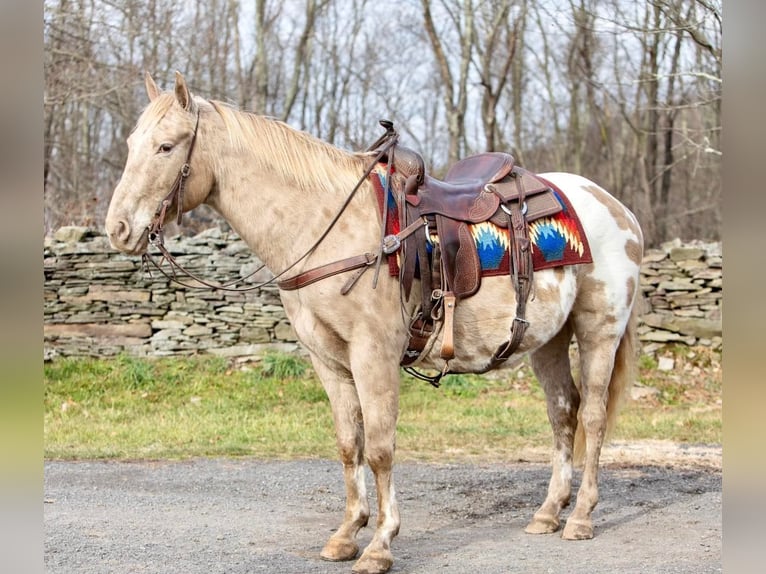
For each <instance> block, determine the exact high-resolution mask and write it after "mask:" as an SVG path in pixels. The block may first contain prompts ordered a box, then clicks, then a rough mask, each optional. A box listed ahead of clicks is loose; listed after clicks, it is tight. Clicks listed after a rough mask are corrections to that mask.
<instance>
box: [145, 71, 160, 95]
mask: <svg viewBox="0 0 766 574" xmlns="http://www.w3.org/2000/svg"><path fill="white" fill-rule="evenodd" d="M144 85H145V86H146V93H147V94H148V95H149V101H150V102H153V101H154V100H156V99H157V96H159V95H160V89H159V88H158V87H157V84H155V83H154V80H153V79H152V75H151V74H150V73H149V72H145V73H144Z"/></svg>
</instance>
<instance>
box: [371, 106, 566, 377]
mask: <svg viewBox="0 0 766 574" xmlns="http://www.w3.org/2000/svg"><path fill="white" fill-rule="evenodd" d="M380 123H381V125H382V126H383V127H384V128H386V134H384V135H383V136H381V138H380V139H379V140H378V141H376V142H375V143H374V144H373V145H372V146H370V148H369V150H370V151H374V150H376V149H380V148H381V146H383V145H385V144H386V143H387V142H390V140H391V138H394V139H397V138H398V135H397V133H396V130H394V128H393V124H392V123H391V122H388V121H385V120H383V121H381V122H380ZM381 161H383V162H384V163H386V164H387V169H388V171H389V173H390V177H389V178H388V179H387V181H389V182H390V183H391V187H392V189H390V190H389V192H390V193H392V194H393V195H394V197H395V200H396V204H397V208H398V209H397V211H398V215H399V229H401V231H400V232H399V233H398V234H396V235H388V236H386V237H384V238H383V242H382V243H383V251H384V252H385V253H387V254H388V255H389V256H391V255H393V254H397V255H398V261H399V268H400V280H401V283H402V290H403V294H404V297H405V299H406V300H408V301H409V299H410V297H411V295H412V286H413V284H414V280H415V279H416V278H418V279H420V286H421V295H420V302H419V308H418V311H417V312H416V315H415V316H414V317H413V318H412V320H411V323H410V339H409V343H408V347H407V349H406V350H405V352H404V355H403V357H402V360H401V365H402V366H404V367H405V369H407V370H408V371H410V372H411V373H412V374H414V375H415V376H417V377H419V378H423V379H425V380H428V381H429V382H431V383H432V384H434V385H436V386H438V383H439V379H440V378H441V377H442V376H443V375H444V374H446V373H447V372H454V371H451V370H450V368H449V361H450V360H451V359H452V358H454V356H455V347H454V338H453V328H454V313H455V307H456V305H457V304H458V302H459V301H460V300H462V299H465V298H467V297H470V296H472V295H474V294H475V293H476V292H477V291H478V290H479V287H480V286H481V277H482V270H481V263H480V260H479V255H478V251H477V248H476V244H475V240H474V238H473V235H472V234H471V232H470V229H469V225H470V224H475V223H481V222H485V221H491V222H492V223H493V224H495V225H497V226H500V227H504V228H507V229H508V235H509V239H510V241H509V247H508V250H509V261H510V277H511V283H512V285H513V287H514V290H515V292H516V316H515V318H514V320H513V322H512V324H511V327H510V334H509V338H508V341H507V342H506V343H504V344H502V345H500V347H498V349H497V350H496V351H495V353H494V354H493V356H492V358H491V359H490V362H489V364H488V366H487V367H486V369H485V370H491V369H493V368H495V367H497V366H499V365H500V364H501V363H503V362H504V361H505V360H507V359H508V358H509V357H510V356H511V355H512V354H513V353H514V352H515V351H516V350H517V349H518V347H519V345H520V344H521V341H522V338H523V337H524V332H525V331H526V328H527V326H528V322H527V320H526V318H525V312H526V303H527V299H528V298H529V293H530V290H531V286H532V275H533V264H532V249H531V244H530V239H529V232H528V222H530V221H534V220H535V219H537V218H540V217H545V216H549V215H553V214H555V213H558V212H559V211H561V210H562V207H561V204H560V203H559V201H558V200H557V199H556V196H555V194H554V192H553V190H552V189H550V187H549V186H548V184H547V183H545V182H543V181H542V180H540V179H539V178H537V177H536V176H535V175H534V174H532V173H531V172H529V171H527V170H525V169H523V168H521V167H519V166H517V165H515V162H514V158H513V156H511V155H509V154H507V153H502V152H486V153H481V154H477V155H473V156H470V157H467V158H465V159H462V160H460V161H458V162H457V163H456V164H454V165H453V166H452V167H451V168H450V169H449V171H448V172H447V174H446V176H445V177H444V179H443V180H439V179H436V178H435V177H432V176H430V175H428V174H427V173H426V170H425V164H424V162H423V159H422V157H421V156H420V154H418V153H417V152H415V151H413V150H411V149H408V148H406V147H403V146H400V145H398V144H395V145H393V146H390V147H389V149H388V152H387V154H386V155H385V156H384V157H383V158H382V159H381ZM384 211H385V210H384ZM385 217H386V215H385V213H384V218H385ZM384 230H385V224H384ZM439 328H440V329H441V330H442V333H443V337H442V345H441V349H440V356H441V358H442V359H444V360H445V362H446V363H445V368H444V370H443V371H442V373H441V374H439V375H437V376H434V377H431V376H428V375H423V374H421V373H418V372H416V371H414V370H412V369H411V368H410V365H412V364H413V363H415V362H416V361H417V359H418V358H419V357H420V355H421V354H422V352H423V350H424V349H425V347H426V345H427V342H428V340H429V339H430V338H431V336H432V335H433V333H434V331H435V330H437V329H439Z"/></svg>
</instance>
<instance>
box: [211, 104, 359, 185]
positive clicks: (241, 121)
mask: <svg viewBox="0 0 766 574" xmlns="http://www.w3.org/2000/svg"><path fill="white" fill-rule="evenodd" d="M208 103H209V104H210V105H212V106H213V108H214V109H215V110H216V111H217V112H218V114H219V115H220V116H221V118H222V119H223V123H224V125H225V126H226V129H227V131H228V135H229V138H230V141H231V143H232V144H233V145H234V146H236V147H237V148H238V149H242V150H248V151H250V152H252V153H253V158H254V160H255V161H257V162H258V163H259V164H260V167H262V168H265V169H268V170H269V171H271V172H272V173H274V174H276V175H277V176H278V177H279V178H281V179H282V180H283V181H286V182H288V183H290V184H293V185H296V186H297V187H298V188H300V189H301V190H302V191H305V192H307V193H312V192H313V193H315V192H320V193H327V194H329V193H339V192H340V193H342V194H345V193H349V192H350V191H351V190H352V189H353V187H354V186H355V185H356V183H357V182H358V180H359V177H360V176H361V175H362V173H363V171H364V170H365V168H366V167H367V165H368V162H369V161H370V159H371V155H370V154H368V153H352V152H348V151H345V150H342V149H340V148H337V147H335V146H333V145H330V144H328V143H325V142H323V141H321V140H319V139H317V138H315V137H313V136H311V135H310V134H307V133H306V132H302V131H299V130H297V129H295V128H292V127H290V126H288V125H287V124H285V123H283V122H281V121H279V120H276V119H272V118H267V117H264V116H260V115H257V114H254V113H250V112H244V111H241V110H237V109H235V108H234V107H232V106H230V105H228V104H225V103H223V102H219V101H215V100H210V101H209V102H208ZM211 153H213V155H214V156H215V154H216V151H215V150H211ZM221 159H222V158H219V157H214V158H213V161H214V162H215V163H216V164H220V163H222V162H221Z"/></svg>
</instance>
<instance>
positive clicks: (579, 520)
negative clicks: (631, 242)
mask: <svg viewBox="0 0 766 574" xmlns="http://www.w3.org/2000/svg"><path fill="white" fill-rule="evenodd" d="M583 307H586V308H585V309H583ZM605 307H606V305H599V306H597V308H598V310H596V307H592V308H590V309H588V308H587V306H583V305H580V309H579V312H577V313H576V314H574V315H573V317H574V323H573V325H574V330H575V335H576V336H577V343H578V349H579V354H580V371H581V388H582V409H581V413H580V424H581V425H582V427H583V431H584V433H583V434H584V438H585V462H584V466H583V472H582V482H581V484H580V489H579V490H578V492H577V502H576V504H575V507H574V509H573V510H572V513H571V514H570V516H569V518H568V519H567V523H566V526H565V527H564V531H563V533H562V537H563V538H565V539H568V540H583V539H587V538H592V537H593V521H592V519H591V512H593V509H594V508H595V507H596V504H597V503H598V465H599V457H600V456H601V446H602V444H603V442H604V438H605V435H606V433H607V428H608V427H609V426H610V425H612V424H613V423H614V420H615V418H616V414H617V407H618V405H619V402H620V400H621V398H622V394H623V393H624V392H625V390H626V389H628V388H630V383H631V382H632V372H633V363H634V360H635V357H634V356H633V345H634V343H635V341H634V331H633V327H632V324H633V321H635V311H634V312H633V314H632V317H631V318H630V320H629V319H628V316H629V315H630V314H631V309H630V307H628V308H626V309H621V310H619V311H618V310H616V309H614V310H613V311H614V312H613V314H606V313H604V311H603V309H604V308H605ZM626 324H627V327H626ZM576 448H577V449H578V450H579V446H578V447H576Z"/></svg>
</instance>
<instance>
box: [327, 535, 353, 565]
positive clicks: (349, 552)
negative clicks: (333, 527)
mask: <svg viewBox="0 0 766 574" xmlns="http://www.w3.org/2000/svg"><path fill="white" fill-rule="evenodd" d="M357 554H359V545H358V544H357V543H356V542H354V541H353V540H350V539H346V540H343V539H340V538H330V540H329V541H328V542H327V544H325V547H324V548H323V549H322V552H320V554H319V557H320V558H321V559H322V560H328V561H329V562H343V561H344V560H353V559H354V558H356V555H357Z"/></svg>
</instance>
